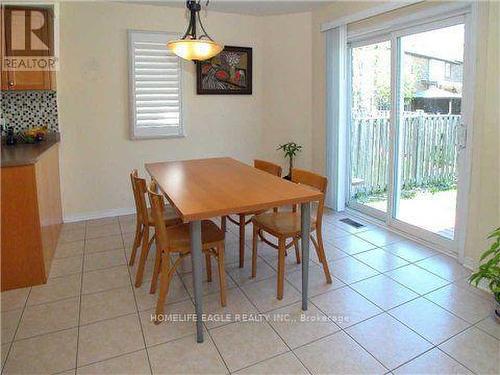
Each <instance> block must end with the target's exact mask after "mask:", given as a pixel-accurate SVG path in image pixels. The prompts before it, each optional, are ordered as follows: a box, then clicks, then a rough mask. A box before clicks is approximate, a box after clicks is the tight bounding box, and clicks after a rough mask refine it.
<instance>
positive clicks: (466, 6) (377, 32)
mask: <svg viewBox="0 0 500 375" xmlns="http://www.w3.org/2000/svg"><path fill="white" fill-rule="evenodd" d="M431 12H433V13H434V14H431ZM477 12H478V11H477V4H474V3H471V2H466V3H461V4H451V5H448V4H446V5H443V6H439V7H435V8H433V9H431V10H425V11H422V12H417V14H412V15H410V16H407V17H401V18H400V19H397V20H395V21H391V22H388V23H386V24H383V25H379V26H378V27H374V28H373V29H369V30H367V29H365V30H361V31H357V32H355V33H351V34H349V33H348V36H347V40H346V43H347V44H348V46H353V45H355V46H359V45H364V44H370V43H373V42H377V41H380V40H384V39H385V40H387V38H389V39H390V40H392V41H393V42H392V46H396V45H397V43H394V42H395V41H396V40H397V38H398V37H401V36H404V35H405V34H407V33H409V34H411V33H414V32H419V31H425V30H429V29H434V28H439V27H446V26H447V25H452V24H454V23H456V20H457V19H458V18H462V19H463V23H464V24H465V42H466V45H467V46H468V51H467V52H466V54H465V56H464V75H465V74H467V77H468V78H467V81H464V92H463V103H466V104H465V105H463V107H462V122H463V123H464V124H468V126H467V134H466V135H465V136H462V137H463V138H464V139H463V142H464V143H465V142H466V143H467V147H466V148H465V150H464V152H462V153H461V156H460V157H461V159H462V162H461V172H459V173H460V174H461V176H462V181H461V187H460V188H459V193H458V194H459V196H457V212H456V215H457V221H456V227H455V238H454V240H452V241H450V240H447V239H444V238H441V237H439V236H437V235H435V236H434V235H432V233H430V232H428V231H425V230H418V228H415V227H413V226H411V225H409V224H406V223H400V222H398V221H397V220H395V219H393V218H392V217H391V215H392V212H393V207H392V206H393V204H394V202H392V201H390V202H389V205H390V207H388V213H387V217H388V219H385V220H383V221H379V220H380V219H379V218H377V215H376V214H377V212H368V210H365V212H363V210H360V211H358V210H357V207H356V210H352V208H350V207H346V211H347V212H349V213H352V214H354V215H361V216H362V217H363V218H365V219H367V220H368V221H372V222H373V221H374V222H376V223H377V224H378V225H382V226H386V227H388V229H391V230H394V231H395V232H397V233H399V234H402V235H403V236H406V237H409V238H412V239H414V240H417V241H418V242H422V243H424V244H426V245H428V246H431V247H433V248H435V249H438V250H440V251H443V252H447V253H449V254H450V255H455V256H457V255H458V260H459V261H460V262H462V263H463V262H464V261H465V263H467V259H464V248H465V232H466V230H465V229H466V226H467V213H468V210H469V204H468V201H467V196H466V195H467V192H468V191H469V187H470V180H469V179H470V170H471V160H472V157H471V152H472V144H473V141H472V138H473V128H474V127H473V125H472V124H473V110H474V82H475V64H474V62H475V56H476V45H475V35H476V30H477V26H476V25H477ZM363 18H364V17H363ZM351 22H353V21H351ZM391 52H392V54H393V56H392V59H391V60H392V61H391V64H392V65H394V64H395V62H396V59H397V53H398V51H397V50H394V51H391ZM346 55H347V58H346V71H347V77H348V82H347V85H346V86H347V87H346V89H347V88H349V87H350V82H349V78H350V77H349V76H350V72H349V69H350V61H349V56H350V52H349V48H348V53H347V54H346ZM391 71H392V72H394V71H395V70H394V68H392V69H391ZM398 79H399V77H395V76H394V77H392V80H393V82H392V83H391V86H393V87H397V83H398V81H397V80H398ZM346 97H347V102H348V103H349V102H350V98H349V94H348V90H346ZM394 98H397V95H394ZM394 104H395V103H393V107H394ZM345 109H346V111H347V113H346V118H347V120H348V121H349V118H350V114H349V106H348V105H347V106H346V108H345ZM392 113H393V115H394V114H395V113H396V112H395V107H394V108H393V112H392ZM394 120H395V119H394V118H393V119H392V121H394ZM349 126H350V125H349ZM393 136H394V135H392V136H391V138H392V137H393ZM347 144H349V140H348V141H347ZM327 147H329V146H328V145H327ZM330 147H331V146H330ZM390 147H391V151H390V152H391V155H392V154H393V152H394V147H395V144H394V142H391V145H390ZM330 151H331V150H330ZM330 151H327V152H330ZM348 155H349V154H348ZM347 159H349V158H347ZM391 161H392V156H391ZM347 163H348V165H347V168H346V170H347V171H350V168H349V163H350V160H347ZM338 167H339V165H334V168H338ZM393 170H394V168H393V167H391V169H390V171H393ZM348 177H349V175H348V173H346V174H345V178H346V179H348ZM395 177H396V176H394V174H392V175H391V176H389V179H390V180H391V184H390V187H391V189H392V183H393V180H394V178H395ZM344 185H345V187H344V189H345V190H346V192H349V190H348V187H349V183H348V181H345V182H344ZM388 193H389V194H390V195H392V196H393V194H392V192H388ZM349 196H350V193H348V194H346V196H345V199H346V200H345V201H346V204H347V202H348V199H349ZM351 207H352V206H351ZM373 214H375V215H373ZM368 215H370V216H368ZM416 236H418V237H416Z"/></svg>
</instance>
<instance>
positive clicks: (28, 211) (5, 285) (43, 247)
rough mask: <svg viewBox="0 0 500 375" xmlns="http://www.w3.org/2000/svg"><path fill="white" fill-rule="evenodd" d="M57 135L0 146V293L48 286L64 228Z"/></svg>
mask: <svg viewBox="0 0 500 375" xmlns="http://www.w3.org/2000/svg"><path fill="white" fill-rule="evenodd" d="M59 184H60V178H59V137H58V136H57V135H55V134H54V135H52V137H48V138H47V139H46V140H45V141H42V142H40V143H37V144H33V145H27V144H19V145H14V146H6V145H3V146H2V178H1V180H0V188H1V189H0V196H1V201H0V206H1V207H2V210H1V215H0V216H1V217H0V219H1V223H2V226H1V236H0V238H1V241H0V242H1V246H0V257H1V259H2V262H1V264H0V271H1V272H0V276H1V277H0V279H1V282H0V290H2V291H4V290H9V289H15V288H25V287H28V286H34V285H40V284H44V283H46V282H47V279H48V275H49V272H50V266H51V264H52V259H53V258H54V252H55V249H56V247H57V242H58V240H59V234H60V231H61V224H62V209H61V190H60V186H59Z"/></svg>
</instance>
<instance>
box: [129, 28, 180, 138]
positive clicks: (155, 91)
mask: <svg viewBox="0 0 500 375" xmlns="http://www.w3.org/2000/svg"><path fill="white" fill-rule="evenodd" d="M175 38H177V36H176V35H175V34H171V33H165V32H148V31H132V30H130V31H129V64H130V72H129V79H130V83H129V86H130V88H129V90H130V138H131V139H144V138H165V137H179V136H184V130H183V126H182V120H183V118H182V117H183V116H182V64H181V61H180V58H179V57H177V56H176V55H174V54H173V53H172V52H170V51H169V50H168V49H167V47H166V45H167V42H168V41H169V40H171V39H175Z"/></svg>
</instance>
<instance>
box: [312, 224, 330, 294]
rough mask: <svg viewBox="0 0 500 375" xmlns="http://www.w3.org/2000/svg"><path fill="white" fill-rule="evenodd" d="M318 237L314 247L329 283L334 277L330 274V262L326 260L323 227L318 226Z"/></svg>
mask: <svg viewBox="0 0 500 375" xmlns="http://www.w3.org/2000/svg"><path fill="white" fill-rule="evenodd" d="M316 238H317V243H316V242H315V241H313V244H314V247H315V248H316V252H317V254H318V259H319V260H320V262H321V264H322V265H323V272H324V273H325V278H326V282H327V283H328V284H331V283H332V277H331V275H330V269H329V268H328V262H327V261H326V255H325V248H324V247H323V236H322V234H321V228H319V227H318V228H316Z"/></svg>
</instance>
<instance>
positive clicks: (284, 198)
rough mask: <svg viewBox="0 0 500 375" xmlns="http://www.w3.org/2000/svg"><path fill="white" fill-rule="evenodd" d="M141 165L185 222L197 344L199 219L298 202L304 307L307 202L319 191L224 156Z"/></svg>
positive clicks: (199, 336)
mask: <svg viewBox="0 0 500 375" xmlns="http://www.w3.org/2000/svg"><path fill="white" fill-rule="evenodd" d="M145 167H146V170H147V172H148V173H149V175H150V176H151V178H152V179H153V180H154V181H156V183H157V185H158V187H159V189H160V190H161V192H162V193H163V194H164V196H165V197H166V199H167V200H168V201H169V202H170V204H171V205H172V206H173V207H174V209H175V210H176V211H177V213H178V215H179V217H180V218H181V219H182V221H183V222H185V223H189V226H190V238H191V262H192V269H193V272H192V277H193V289H194V301H195V314H196V334H197V342H200V343H201V342H203V321H202V316H203V298H202V250H201V220H205V219H210V218H214V217H219V216H226V215H230V214H236V213H244V212H254V211H258V210H265V209H271V208H274V207H280V206H288V205H293V204H300V205H301V236H302V243H301V248H302V310H307V292H308V279H309V275H308V270H309V233H310V227H311V202H313V201H317V200H319V199H320V198H321V197H322V193H321V192H319V191H317V190H314V189H312V188H310V187H307V186H304V185H299V184H295V183H292V182H290V181H287V180H284V179H281V178H279V177H276V176H273V175H271V174H269V173H266V172H263V171H260V170H258V169H255V168H253V167H251V166H249V165H247V164H244V163H242V162H239V161H237V160H235V159H232V158H228V157H222V158H209V159H196V160H183V161H166V162H158V163H147V164H145ZM249 277H250V274H249ZM228 303H231V301H228Z"/></svg>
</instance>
